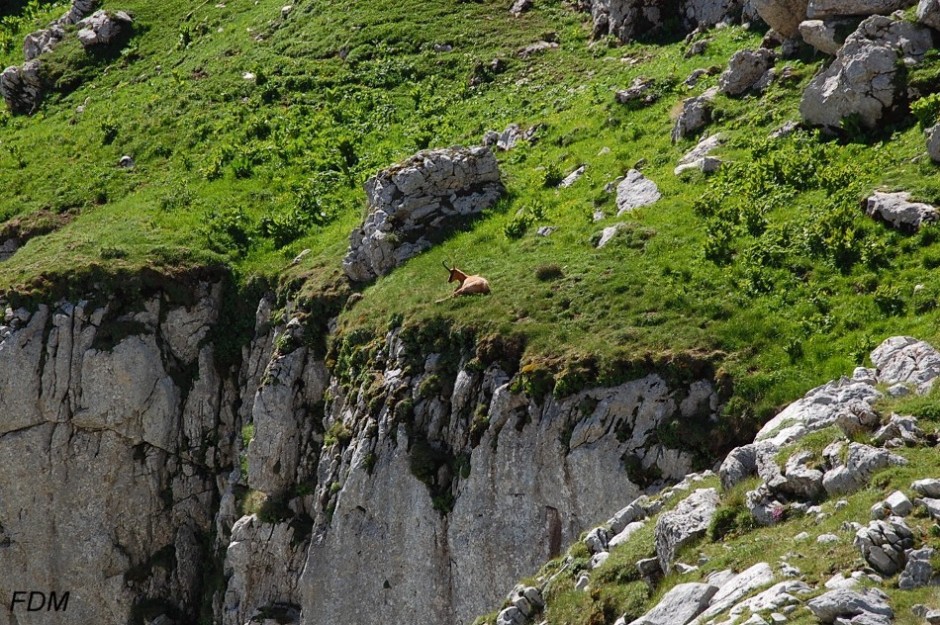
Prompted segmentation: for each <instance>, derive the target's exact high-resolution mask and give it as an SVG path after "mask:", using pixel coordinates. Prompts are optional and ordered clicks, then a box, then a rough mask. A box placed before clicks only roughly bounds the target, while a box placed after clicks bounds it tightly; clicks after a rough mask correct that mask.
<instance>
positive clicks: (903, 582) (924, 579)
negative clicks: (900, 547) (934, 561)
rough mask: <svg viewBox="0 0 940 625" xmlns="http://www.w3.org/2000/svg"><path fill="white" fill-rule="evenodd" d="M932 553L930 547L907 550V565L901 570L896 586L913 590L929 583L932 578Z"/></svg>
mask: <svg viewBox="0 0 940 625" xmlns="http://www.w3.org/2000/svg"><path fill="white" fill-rule="evenodd" d="M933 554H934V550H933V549H932V548H931V547H924V548H923V549H912V550H910V551H908V552H907V566H905V567H904V570H903V571H901V577H900V579H899V580H898V588H900V589H901V590H913V589H915V588H922V587H924V586H928V585H930V583H931V582H932V581H933V578H934V572H933V567H932V566H931V565H930V559H931V558H933Z"/></svg>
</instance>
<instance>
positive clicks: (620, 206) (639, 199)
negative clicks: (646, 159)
mask: <svg viewBox="0 0 940 625" xmlns="http://www.w3.org/2000/svg"><path fill="white" fill-rule="evenodd" d="M661 197H662V194H661V193H660V192H659V187H657V186H656V183H655V182H653V181H652V180H650V179H649V178H647V177H646V176H644V175H643V174H641V173H640V172H639V171H637V170H635V169H631V170H630V171H628V172H627V175H626V177H624V179H623V180H622V181H621V182H620V184H618V185H617V214H618V215H623V214H624V213H627V212H630V211H632V210H634V209H636V208H640V207H641V206H649V205H650V204H655V203H656V202H658V201H659V198H661Z"/></svg>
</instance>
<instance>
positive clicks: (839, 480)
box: [823, 442, 907, 496]
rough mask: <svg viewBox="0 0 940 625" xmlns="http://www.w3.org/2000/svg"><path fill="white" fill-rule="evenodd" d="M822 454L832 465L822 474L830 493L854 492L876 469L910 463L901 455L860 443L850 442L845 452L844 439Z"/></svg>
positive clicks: (862, 485) (832, 494) (865, 483)
mask: <svg viewBox="0 0 940 625" xmlns="http://www.w3.org/2000/svg"><path fill="white" fill-rule="evenodd" d="M823 455H824V456H825V457H826V459H827V460H828V462H829V466H831V467H833V468H831V469H830V470H828V471H826V473H825V475H823V488H825V489H826V492H827V493H828V494H829V495H830V496H835V495H847V494H849V493H854V492H856V491H858V490H859V489H862V488H864V487H865V486H867V485H868V482H869V480H871V476H872V475H873V474H874V472H875V471H878V470H879V469H884V468H886V467H889V466H892V465H895V466H900V465H905V464H907V460H905V459H904V458H902V457H901V456H896V455H895V454H892V453H891V452H889V451H887V450H885V449H878V448H876V447H870V446H869V445H862V444H860V443H849V444H848V452H847V453H845V443H843V442H836V443H833V444H831V445H829V446H828V447H826V449H825V450H824V451H823ZM843 456H844V459H843Z"/></svg>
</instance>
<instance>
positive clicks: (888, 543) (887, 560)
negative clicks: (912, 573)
mask: <svg viewBox="0 0 940 625" xmlns="http://www.w3.org/2000/svg"><path fill="white" fill-rule="evenodd" d="M853 544H854V545H855V546H856V547H858V548H859V551H861V553H862V557H864V558H865V560H866V561H867V562H868V563H869V564H871V566H872V567H873V568H874V569H875V570H876V571H878V572H879V573H882V574H883V575H894V574H895V573H897V572H898V571H900V570H902V569H903V568H904V565H905V564H906V556H905V552H906V551H907V550H909V549H910V548H911V547H913V545H914V534H913V533H912V532H911V530H910V528H908V527H907V525H906V524H905V523H904V520H903V519H901V518H900V517H890V518H888V519H886V520H883V521H871V522H870V523H869V524H868V527H863V528H862V529H860V530H858V531H857V532H856V533H855V540H854V542H853Z"/></svg>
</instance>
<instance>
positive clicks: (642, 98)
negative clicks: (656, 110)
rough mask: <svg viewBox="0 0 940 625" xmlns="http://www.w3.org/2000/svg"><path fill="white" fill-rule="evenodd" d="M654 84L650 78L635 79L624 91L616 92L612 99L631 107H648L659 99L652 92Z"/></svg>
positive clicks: (657, 95)
mask: <svg viewBox="0 0 940 625" xmlns="http://www.w3.org/2000/svg"><path fill="white" fill-rule="evenodd" d="M655 84H656V81H654V80H653V79H651V78H643V77H640V76H638V77H636V78H634V79H633V83H632V84H631V85H630V86H629V87H628V88H626V89H622V90H620V91H618V92H617V93H616V94H615V95H614V98H615V99H616V100H617V102H619V103H621V104H629V105H633V106H649V105H650V104H653V103H654V102H656V100H658V99H659V94H657V93H656V92H655V91H654V90H653V86H654V85H655Z"/></svg>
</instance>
